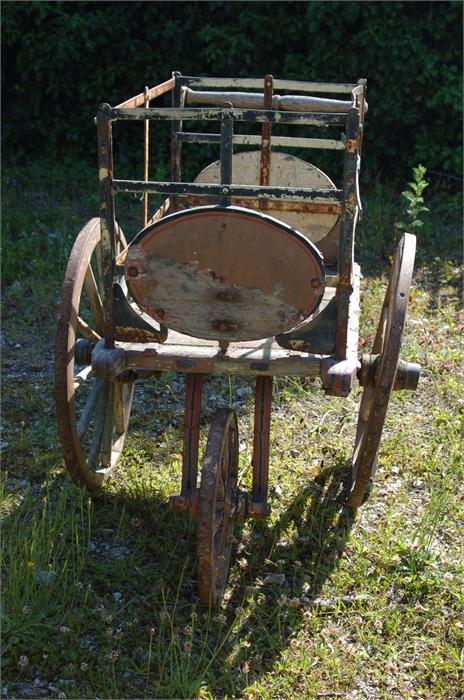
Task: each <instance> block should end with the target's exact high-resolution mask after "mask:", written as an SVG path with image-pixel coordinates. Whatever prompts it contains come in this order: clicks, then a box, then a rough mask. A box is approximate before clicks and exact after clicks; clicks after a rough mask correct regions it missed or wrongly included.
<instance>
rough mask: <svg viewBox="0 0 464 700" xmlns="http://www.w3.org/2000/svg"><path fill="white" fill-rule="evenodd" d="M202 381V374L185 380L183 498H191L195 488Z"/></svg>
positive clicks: (191, 375)
mask: <svg viewBox="0 0 464 700" xmlns="http://www.w3.org/2000/svg"><path fill="white" fill-rule="evenodd" d="M203 380H204V375H203V374H188V375H187V379H186V389H185V409H184V449H183V454H182V487H181V492H180V494H181V496H183V497H184V498H190V497H192V496H193V495H194V494H195V490H196V487H197V477H198V444H199V439H200V419H201V394H202V389H203Z"/></svg>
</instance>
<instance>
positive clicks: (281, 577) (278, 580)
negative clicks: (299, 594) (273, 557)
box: [264, 574, 285, 586]
mask: <svg viewBox="0 0 464 700" xmlns="http://www.w3.org/2000/svg"><path fill="white" fill-rule="evenodd" d="M264 583H270V584H273V583H275V584H277V585H278V586H283V585H284V583H285V574H269V576H266V578H265V579H264Z"/></svg>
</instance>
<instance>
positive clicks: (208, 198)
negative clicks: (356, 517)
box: [55, 73, 420, 607]
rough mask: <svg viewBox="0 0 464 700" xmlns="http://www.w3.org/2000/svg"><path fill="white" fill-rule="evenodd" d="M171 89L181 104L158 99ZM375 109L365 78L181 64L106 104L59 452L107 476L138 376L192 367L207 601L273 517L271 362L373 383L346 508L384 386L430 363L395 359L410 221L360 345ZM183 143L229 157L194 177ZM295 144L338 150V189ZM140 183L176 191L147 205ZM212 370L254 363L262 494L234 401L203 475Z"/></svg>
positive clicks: (284, 369) (181, 505) (87, 472)
mask: <svg viewBox="0 0 464 700" xmlns="http://www.w3.org/2000/svg"><path fill="white" fill-rule="evenodd" d="M168 93H170V95H171V106H169V107H166V106H155V107H153V106H152V103H153V102H154V101H156V102H157V104H158V105H159V103H160V98H161V100H162V103H163V104H164V101H165V99H166V97H162V96H163V95H164V96H166V94H168ZM324 94H325V97H318V96H315V95H324ZM340 97H342V98H343V99H340ZM366 110H367V103H366V81H365V80H359V81H358V82H357V83H355V84H329V83H315V82H296V81H288V80H274V79H273V77H272V76H270V75H267V76H265V78H264V80H260V79H224V78H198V77H186V76H182V75H181V74H179V73H173V76H172V78H171V79H170V80H168V81H166V82H165V83H162V84H161V85H157V86H156V87H154V88H151V89H148V88H146V89H145V91H144V93H141V94H139V95H137V96H136V97H133V98H131V99H129V100H127V101H126V102H123V103H122V104H120V105H118V106H117V107H110V106H109V105H108V104H103V105H101V106H100V108H99V111H98V115H97V118H96V125H97V132H98V167H99V187H100V211H99V218H95V219H92V220H91V221H89V222H88V223H87V225H86V226H84V228H83V229H82V231H81V232H80V233H79V235H78V237H77V239H76V242H75V244H74V247H73V250H72V252H71V256H70V259H69V264H68V267H67V270H66V276H65V281H64V286H63V290H62V294H61V300H60V305H59V314H58V332H57V341H56V380H55V381H56V388H55V393H56V404H57V415H58V424H59V431H60V438H61V443H62V447H63V451H64V457H65V462H66V465H67V468H68V470H69V472H70V475H71V477H72V479H73V480H74V481H75V482H77V483H79V484H81V485H83V486H85V487H87V488H89V489H97V488H99V487H100V486H101V485H102V484H103V483H104V482H105V481H106V480H107V479H109V478H110V477H111V475H112V473H113V470H114V469H115V467H116V465H117V464H118V461H119V458H120V457H121V454H122V451H123V447H124V441H125V437H126V434H127V430H128V424H129V417H130V412H131V404H132V396H133V392H134V384H135V383H136V381H137V380H143V379H146V378H147V377H150V376H153V375H157V374H158V373H160V372H163V371H170V372H172V371H174V372H181V373H184V374H186V396H185V413H184V432H183V441H184V450H183V462H182V477H181V488H180V492H179V494H177V495H174V496H172V498H171V505H172V507H173V508H174V509H175V510H177V511H182V512H185V513H187V514H188V515H189V516H190V517H194V518H196V520H197V527H198V552H197V554H198V585H199V593H200V598H201V600H202V602H203V603H204V604H205V605H209V606H211V607H213V606H215V605H217V604H218V603H219V601H220V600H221V597H222V595H223V592H224V589H225V586H226V581H227V574H228V569H229V562H230V556H231V550H232V542H233V540H234V538H233V530H234V526H235V524H236V523H238V522H243V520H244V519H245V518H250V517H252V518H261V517H265V516H267V515H268V514H269V506H268V500H267V493H268V456H269V435H270V416H271V395H272V382H273V376H274V375H276V376H288V375H296V376H302V377H319V378H320V380H321V382H322V387H323V389H324V391H325V392H326V394H329V395H331V396H342V397H345V396H347V395H348V394H349V392H350V391H351V389H352V387H353V385H354V383H355V381H356V380H358V381H359V382H360V384H361V385H362V386H363V387H364V389H363V393H362V398H361V405H360V410H359V418H358V425H357V432H356V438H355V448H354V454H353V458H352V467H351V485H350V488H349V493H348V497H347V503H348V506H350V507H352V508H356V507H358V506H360V505H361V504H362V503H363V502H364V500H365V499H366V497H367V495H368V493H369V491H370V488H371V484H372V477H373V474H374V471H375V466H376V460H377V454H378V450H379V443H380V438H381V433H382V427H383V424H384V420H385V415H386V411H387V405H388V401H389V398H390V394H391V392H392V391H393V390H396V389H415V388H416V386H417V382H418V378H419V371H420V367H419V366H418V365H415V364H411V363H407V362H405V361H402V360H400V347H401V339H402V334H403V328H404V323H405V317H406V309H407V305H408V297H409V289H410V285H411V278H412V272H413V262H414V253H415V237H414V236H412V235H410V234H405V236H404V237H403V238H402V240H401V241H400V243H399V245H398V248H397V251H396V255H395V258H394V262H393V267H392V271H391V275H390V280H389V283H388V288H387V292H386V295H385V300H384V303H383V307H382V310H381V314H380V322H379V326H378V329H377V333H376V336H375V340H374V344H373V347H372V348H371V349H370V350H369V349H367V350H365V351H364V352H363V353H362V354H360V353H359V349H358V340H359V336H358V317H359V280H360V270H359V266H358V265H357V264H356V263H355V262H354V259H353V250H354V237H355V229H356V223H357V220H358V217H359V215H360V211H361V203H360V194H359V179H358V178H359V169H360V161H361V148H362V136H363V126H364V117H365V113H366ZM135 120H141V121H142V122H144V134H145V136H144V139H145V140H144V143H145V163H144V179H143V180H140V181H133V180H123V179H116V178H115V177H114V170H113V151H112V128H113V124H114V122H116V121H122V122H124V121H135ZM152 121H155V122H165V121H168V122H170V123H171V143H170V153H171V157H170V168H171V175H170V181H169V182H158V181H156V182H155V181H150V180H149V177H148V175H149V158H148V153H149V143H148V140H149V127H150V122H152ZM198 122H201V123H202V124H203V125H205V124H206V127H205V126H203V127H201V128H203V129H204V131H198V130H197V128H196V127H197V126H198ZM211 124H212V127H211ZM185 125H191V126H190V128H191V129H192V131H188V130H187V128H186V126H185ZM208 125H210V129H208ZM243 125H249V126H248V128H247V131H248V132H250V133H244V126H243ZM234 127H235V131H237V133H234ZM290 127H295V128H293V129H292V128H290ZM279 131H280V133H282V131H284V133H286V134H288V133H293V134H294V135H293V136H288V135H279ZM273 132H274V133H273ZM295 132H297V133H298V135H295ZM321 132H322V136H321ZM301 133H305V134H309V135H305V136H301ZM315 134H316V136H315ZM327 134H328V136H327ZM183 144H209V145H211V144H217V147H218V150H219V154H220V158H219V160H218V161H216V162H214V163H212V164H211V165H209V166H208V167H206V168H205V169H204V170H203V171H202V172H201V173H200V174H199V175H198V176H197V177H196V179H195V180H194V181H193V182H184V181H182V178H181V167H182V149H183V148H184V149H185V146H183ZM295 148H296V149H298V150H299V152H301V151H302V150H303V149H330V150H334V151H339V152H340V156H341V158H340V161H342V163H343V168H342V172H341V177H340V182H341V183H342V186H341V188H337V187H336V186H335V184H334V183H333V182H332V180H331V179H330V178H329V177H328V176H327V175H326V174H325V173H323V172H322V171H321V170H319V169H318V168H316V167H315V166H313V165H311V164H310V163H309V162H307V161H305V160H302V159H300V158H297V157H295V156H294V155H290V154H288V153H287V151H288V150H291V149H295ZM282 149H285V150H284V151H283V150H282ZM120 192H137V193H142V194H143V223H144V226H143V228H142V230H141V231H140V233H138V235H137V236H136V237H135V238H134V239H133V240H132V242H131V243H130V245H127V243H126V240H125V238H124V234H123V232H122V230H121V229H120V227H119V225H118V224H117V219H116V212H115V196H116V195H117V194H118V193H120ZM149 193H157V194H162V195H165V196H166V199H165V201H164V203H163V204H162V206H161V207H160V208H159V209H158V210H157V211H156V213H155V214H154V215H153V216H152V217H151V218H149V215H148V195H149ZM206 374H240V375H246V376H253V377H256V392H255V413H254V441H253V458H252V469H253V483H252V489H251V493H243V492H241V491H239V490H238V488H237V464H238V430H237V419H236V416H235V413H234V411H233V410H231V409H220V410H218V411H217V413H216V415H215V416H214V417H213V419H212V422H211V427H210V430H209V435H208V440H207V446H206V450H205V453H204V455H203V460H202V463H203V466H202V472H201V479H200V485H199V486H198V483H197V482H198V474H197V471H198V452H199V448H198V445H199V430H200V406H201V392H202V384H203V379H204V377H205V375H206Z"/></svg>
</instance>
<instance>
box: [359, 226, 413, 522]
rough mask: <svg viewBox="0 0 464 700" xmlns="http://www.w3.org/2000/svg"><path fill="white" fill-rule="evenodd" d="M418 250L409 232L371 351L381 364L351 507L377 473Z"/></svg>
mask: <svg viewBox="0 0 464 700" xmlns="http://www.w3.org/2000/svg"><path fill="white" fill-rule="evenodd" d="M415 252H416V237H415V236H413V235H412V234H410V233H406V234H405V235H404V236H403V238H402V239H401V241H400V242H399V244H398V247H397V249H396V253H395V258H394V261H393V267H392V270H391V273H390V279H389V282H388V287H387V291H386V293H385V298H384V301H383V305H382V311H381V314H380V321H379V325H378V327H377V331H376V335H375V339H374V344H373V347H372V354H373V355H380V366H379V369H378V372H377V375H376V378H375V382H374V384H373V386H366V387H365V388H364V391H363V393H362V396H361V403H360V408H359V416H358V424H357V428H356V440H355V448H354V454H353V459H352V468H351V488H350V494H349V497H348V505H349V506H350V507H351V508H358V507H359V506H360V505H362V504H363V503H364V502H365V500H366V498H367V496H368V494H369V489H370V485H371V480H372V477H373V475H374V473H375V468H376V464H377V456H378V451H379V445H380V439H381V436H382V429H383V425H384V423H385V417H386V414H387V408H388V402H389V400H390V396H391V392H392V390H393V386H394V384H395V378H396V372H397V368H398V360H399V357H400V350H401V342H402V338H403V331H404V324H405V321H406V312H407V308H408V302H409V291H410V288H411V282H412V273H413V268H414V258H415Z"/></svg>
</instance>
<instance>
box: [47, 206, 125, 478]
mask: <svg viewBox="0 0 464 700" xmlns="http://www.w3.org/2000/svg"><path fill="white" fill-rule="evenodd" d="M117 236H118V237H117V251H116V253H117V254H118V253H120V252H121V251H122V250H123V249H124V248H125V247H126V241H125V239H124V235H123V234H122V231H120V229H118V234H117ZM101 285H102V275H101V238H100V220H99V219H96V218H95V219H92V220H91V221H89V222H88V223H87V224H86V226H84V228H83V229H82V230H81V232H80V233H79V235H78V237H77V239H76V242H75V243H74V246H73V249H72V251H71V255H70V258H69V262H68V266H67V268H66V274H65V280H64V284H63V289H62V292H61V297H60V301H59V308H58V324H57V335H56V347H55V351H56V353H55V401H56V411H57V421H58V429H59V435H60V440H61V445H62V448H63V452H64V459H65V463H66V467H67V468H68V471H69V473H70V475H71V478H72V479H73V481H75V482H76V483H78V484H80V485H82V486H86V487H87V488H89V489H96V488H99V487H100V486H101V485H102V484H103V482H104V481H106V480H107V479H108V478H109V477H110V475H111V474H112V472H113V470H114V468H115V467H116V465H117V463H118V461H119V458H120V456H121V453H122V449H123V445H124V440H125V436H126V431H127V424H128V421H129V415H130V410H131V404H132V395H133V382H131V381H127V382H122V381H118V380H117V379H115V380H113V379H107V378H105V377H96V376H94V375H93V373H92V366H91V364H90V354H91V349H92V346H93V344H95V343H96V342H98V341H99V340H100V338H101V336H102V335H103V307H102V301H101V291H102V288H101Z"/></svg>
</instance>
